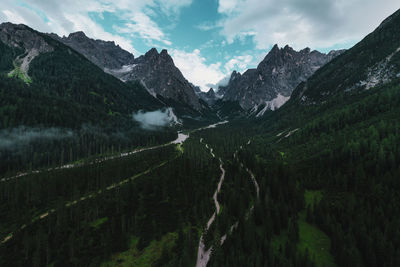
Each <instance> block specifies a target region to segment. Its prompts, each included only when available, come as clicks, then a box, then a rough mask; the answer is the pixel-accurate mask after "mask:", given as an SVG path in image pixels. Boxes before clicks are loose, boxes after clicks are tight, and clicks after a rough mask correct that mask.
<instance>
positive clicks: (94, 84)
mask: <svg viewBox="0 0 400 267" xmlns="http://www.w3.org/2000/svg"><path fill="white" fill-rule="evenodd" d="M0 41H1V42H0V46H1V58H2V60H1V63H0V65H1V66H0V71H1V72H2V76H1V82H2V84H3V86H2V87H1V90H2V91H4V90H6V88H7V87H4V86H6V84H7V86H8V87H9V88H14V89H13V91H12V92H10V91H8V93H7V94H6V95H5V97H4V98H3V99H2V101H3V103H2V104H3V105H2V111H3V112H6V111H7V115H8V116H9V117H12V116H14V115H15V114H16V113H18V114H20V115H19V116H20V118H19V121H13V120H8V121H7V122H4V121H3V124H1V125H0V127H1V128H3V127H4V128H6V127H10V126H15V125H17V124H42V125H51V126H68V127H80V126H81V124H82V123H88V122H91V123H96V124H101V123H104V124H106V122H108V121H114V122H116V121H119V119H123V120H126V119H129V117H130V116H131V114H132V112H134V111H136V110H139V109H144V110H152V109H157V108H162V107H163V106H164V105H163V104H162V103H161V102H160V101H159V100H157V99H155V98H154V97H152V96H151V95H149V94H148V93H147V92H146V90H145V89H144V88H143V87H142V86H141V85H139V84H134V83H123V82H121V81H120V80H118V79H116V78H114V77H113V76H111V75H109V74H106V73H104V72H103V71H102V70H101V69H100V68H98V67H97V66H96V65H94V64H93V63H91V62H90V61H88V60H87V59H86V58H85V57H83V56H82V55H81V54H79V53H78V52H76V51H75V50H72V49H71V48H69V47H68V46H65V45H64V44H62V43H60V42H58V41H56V40H54V39H52V38H50V37H48V36H47V35H45V34H42V33H40V32H37V31H35V30H33V29H31V28H29V27H28V26H25V25H22V24H20V25H15V24H11V23H3V24H1V25H0ZM7 76H8V77H7ZM12 77H15V78H16V79H10V78H12ZM20 81H23V83H21V82H20ZM28 92H29V94H31V95H35V97H32V96H31V95H28V94H27V93H28ZM12 97H15V98H17V99H20V100H19V101H17V102H16V103H13V101H12V99H11V98H12ZM8 101H10V102H8ZM31 108H32V109H35V110H34V111H32V112H31V111H30V109H31ZM66 114H68V116H67V117H66V116H65V115H66Z"/></svg>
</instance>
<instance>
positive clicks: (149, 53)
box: [144, 47, 158, 58]
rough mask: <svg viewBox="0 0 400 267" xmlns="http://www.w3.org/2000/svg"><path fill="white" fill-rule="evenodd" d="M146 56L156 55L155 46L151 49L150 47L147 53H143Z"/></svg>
mask: <svg viewBox="0 0 400 267" xmlns="http://www.w3.org/2000/svg"><path fill="white" fill-rule="evenodd" d="M144 56H145V57H146V58H148V57H154V56H158V51H157V49H156V48H155V47H153V48H152V49H150V50H149V51H147V53H146V54H145V55H144Z"/></svg>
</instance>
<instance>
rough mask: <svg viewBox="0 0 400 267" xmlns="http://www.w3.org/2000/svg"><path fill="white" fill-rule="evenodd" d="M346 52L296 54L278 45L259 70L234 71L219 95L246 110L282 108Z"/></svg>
mask: <svg viewBox="0 0 400 267" xmlns="http://www.w3.org/2000/svg"><path fill="white" fill-rule="evenodd" d="M343 52H344V50H339V51H331V52H330V53H328V54H323V53H320V52H318V51H315V50H314V51H311V50H310V48H305V49H303V50H301V51H295V50H294V49H293V48H291V47H290V46H288V45H287V46H285V47H284V48H279V47H278V45H275V46H274V47H273V48H272V50H271V51H270V52H269V53H268V54H267V56H266V57H265V58H264V60H263V61H261V62H260V64H259V65H258V67H257V68H256V69H249V70H247V71H246V72H244V73H243V74H240V73H238V72H236V71H234V72H233V73H232V75H231V78H230V80H229V83H228V85H227V86H225V87H220V89H219V92H218V94H219V95H222V96H223V100H225V101H238V102H239V104H240V105H241V107H242V108H244V109H245V110H251V109H254V110H257V109H258V108H259V107H261V106H264V107H267V109H272V110H273V109H276V108H279V107H280V106H281V105H283V103H284V102H286V101H287V100H288V99H289V97H290V95H291V93H292V92H293V90H294V89H295V88H296V86H298V85H299V84H300V83H301V82H304V81H306V80H307V79H308V78H309V77H310V76H311V75H312V74H313V73H314V72H315V71H316V70H318V69H319V68H321V67H322V66H323V65H325V64H326V63H328V62H329V61H331V60H332V59H333V58H335V57H336V56H338V55H340V54H341V53H343ZM264 112H265V111H264Z"/></svg>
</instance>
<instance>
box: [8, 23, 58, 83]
mask: <svg viewBox="0 0 400 267" xmlns="http://www.w3.org/2000/svg"><path fill="white" fill-rule="evenodd" d="M0 41H1V42H2V43H4V44H6V45H8V46H10V47H13V48H16V49H19V50H20V51H21V54H20V55H19V56H18V57H16V58H15V60H14V67H15V69H14V70H12V71H11V72H10V73H9V75H10V76H13V75H20V76H23V77H24V80H25V81H30V78H29V76H28V70H29V64H30V63H31V62H32V60H33V59H34V58H35V57H37V56H38V55H40V54H42V53H47V52H51V51H53V50H54V48H53V47H52V46H51V45H50V44H49V43H48V42H46V40H45V39H44V38H43V36H42V35H41V34H40V33H38V32H36V31H34V30H33V29H31V28H29V27H28V26H25V25H23V24H18V25H17V24H12V23H9V22H7V23H2V24H0Z"/></svg>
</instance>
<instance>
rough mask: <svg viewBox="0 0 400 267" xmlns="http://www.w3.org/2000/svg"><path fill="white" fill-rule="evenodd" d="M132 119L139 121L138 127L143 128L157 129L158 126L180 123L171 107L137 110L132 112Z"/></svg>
mask: <svg viewBox="0 0 400 267" xmlns="http://www.w3.org/2000/svg"><path fill="white" fill-rule="evenodd" d="M133 119H134V120H135V121H137V122H139V123H140V127H142V128H143V129H145V130H157V129H158V128H160V127H166V126H172V125H174V124H181V122H180V120H179V119H178V117H177V116H176V115H175V114H174V111H173V109H172V108H167V109H165V110H155V111H148V112H144V111H143V110H139V111H138V112H137V113H134V114H133Z"/></svg>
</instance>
